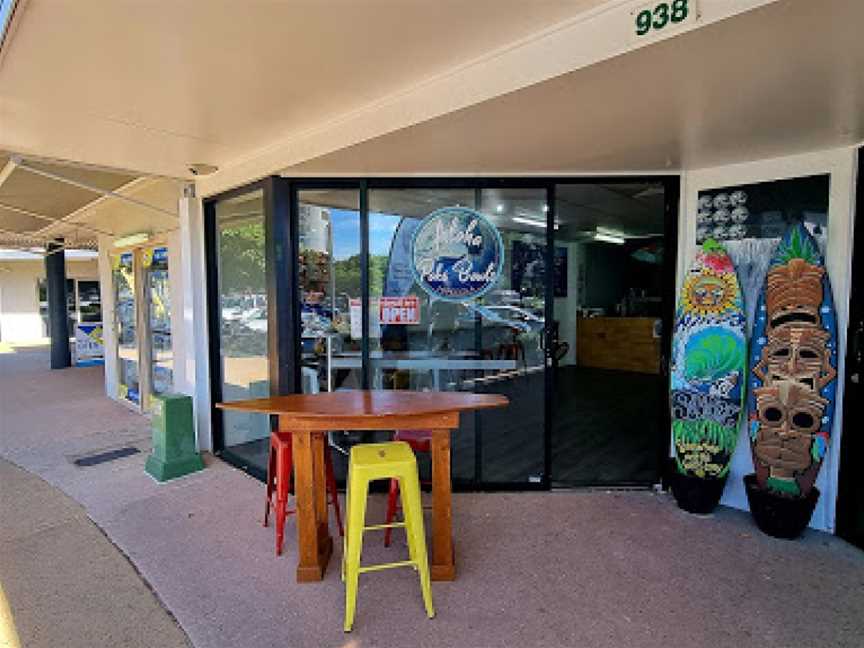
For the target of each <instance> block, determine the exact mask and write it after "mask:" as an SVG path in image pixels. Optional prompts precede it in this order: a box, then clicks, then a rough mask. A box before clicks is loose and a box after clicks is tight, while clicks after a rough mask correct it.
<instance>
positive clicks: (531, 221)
mask: <svg viewBox="0 0 864 648" xmlns="http://www.w3.org/2000/svg"><path fill="white" fill-rule="evenodd" d="M512 220H513V222H514V223H522V224H523V225H533V226H534V227H542V228H544V229H545V228H546V223H544V222H543V221H539V220H534V219H533V218H522V217H520V216H514V217H513V219H512Z"/></svg>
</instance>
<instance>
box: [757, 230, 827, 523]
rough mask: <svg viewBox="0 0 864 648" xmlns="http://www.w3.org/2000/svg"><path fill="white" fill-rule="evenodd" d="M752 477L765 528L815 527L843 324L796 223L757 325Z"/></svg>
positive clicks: (779, 254) (773, 268)
mask: <svg viewBox="0 0 864 648" xmlns="http://www.w3.org/2000/svg"><path fill="white" fill-rule="evenodd" d="M750 360H751V367H752V368H751V387H752V388H751V390H750V394H749V398H748V413H749V416H748V420H749V425H748V431H749V435H750V443H751V450H752V454H753V464H754V466H755V469H756V474H755V475H753V476H750V477H749V478H747V479H745V483H746V484H747V494H748V497H749V498H750V509H751V511H752V512H753V516H754V518H755V519H756V522H757V524H758V525H759V527H760V528H761V529H762V530H763V531H765V532H766V533H769V534H770V535H775V536H779V537H797V536H798V535H799V534H800V533H801V531H803V530H804V527H806V525H807V524H808V522H809V521H810V516H811V515H812V513H813V508H814V507H815V505H816V500H817V499H818V497H819V491H818V489H816V488H815V487H814V483H815V481H816V477H817V476H818V474H819V468H820V466H821V464H822V460H823V459H824V457H825V454H826V452H827V450H828V443H829V440H830V435H831V426H832V423H833V417H834V404H835V395H836V387H837V323H836V314H835V311H834V302H833V299H832V296H831V284H830V282H829V280H828V273H827V270H826V268H825V265H824V261H823V258H822V255H821V254H820V252H819V248H818V244H817V242H816V240H815V239H814V238H813V237H812V236H811V235H810V233H809V232H808V231H807V228H806V227H805V226H804V225H803V224H797V225H793V226H792V227H790V228H789V229H788V231H787V232H786V234H785V235H784V236H783V238H782V240H781V241H780V244H779V245H778V246H777V249H776V250H775V252H774V254H773V256H772V257H771V260H770V264H769V269H768V274H767V277H766V279H765V283H764V287H763V290H762V293H761V295H760V297H759V301H758V304H757V307H756V320H755V322H754V325H753V334H752V348H751V353H750Z"/></svg>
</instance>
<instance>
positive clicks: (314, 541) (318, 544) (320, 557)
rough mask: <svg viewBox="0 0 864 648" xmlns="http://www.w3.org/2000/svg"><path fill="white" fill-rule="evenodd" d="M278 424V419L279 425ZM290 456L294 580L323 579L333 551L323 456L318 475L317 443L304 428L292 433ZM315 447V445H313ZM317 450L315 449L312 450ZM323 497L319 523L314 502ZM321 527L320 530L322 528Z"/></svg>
mask: <svg viewBox="0 0 864 648" xmlns="http://www.w3.org/2000/svg"><path fill="white" fill-rule="evenodd" d="M281 427H282V425H281V422H280V428H281ZM292 438H293V443H292V447H293V455H294V457H293V459H294V498H295V507H296V509H297V516H296V517H297V552H298V554H299V558H300V559H299V561H298V564H297V582H298V583H308V582H314V581H320V580H322V579H323V578H324V572H325V571H326V570H327V563H328V562H329V560H330V554H331V553H333V540H332V539H331V538H330V535H329V533H328V530H327V515H326V513H327V509H326V497H327V492H326V489H325V480H324V471H323V466H324V456H323V454H322V455H321V456H320V463H321V475H320V477H319V476H318V475H317V474H316V473H318V471H317V470H316V463H317V461H316V457H317V455H319V454H320V451H321V449H322V448H321V447H320V443H316V442H315V440H314V438H313V434H312V433H310V432H307V431H302V432H301V431H295V432H294V434H293V437H292ZM316 446H317V447H316ZM316 449H317V450H318V452H315V450H316ZM319 491H320V497H323V498H325V507H324V513H325V514H324V516H323V524H322V520H321V519H320V516H319V512H318V505H317V501H318V499H319ZM322 526H323V529H322Z"/></svg>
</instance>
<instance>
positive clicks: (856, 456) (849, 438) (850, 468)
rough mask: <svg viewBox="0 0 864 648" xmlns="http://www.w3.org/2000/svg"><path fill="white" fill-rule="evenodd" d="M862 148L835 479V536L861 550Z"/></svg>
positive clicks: (863, 451)
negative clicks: (838, 453) (838, 449)
mask: <svg viewBox="0 0 864 648" xmlns="http://www.w3.org/2000/svg"><path fill="white" fill-rule="evenodd" d="M862 170H864V148H862V149H859V151H858V180H857V189H856V204H855V222H854V224H853V226H854V227H855V231H854V234H853V243H852V275H851V278H852V282H851V285H850V287H849V327H848V329H847V336H846V363H845V372H844V376H843V379H844V380H845V383H844V389H843V420H842V430H843V432H842V436H841V437H840V469H839V474H838V477H837V482H838V483H837V515H836V519H837V523H836V531H837V535H838V536H840V537H842V538H844V539H845V540H848V541H849V542H851V543H852V544H855V545H857V546H858V547H860V548H862V549H864V487H862V486H861V472H862V470H864V434H862V426H864V415H862V409H861V402H862V398H864V391H862V380H864V376H862V369H864V362H862V360H864V286H862V285H861V283H860V282H859V283H857V284H856V282H855V278H856V277H861V276H864V224H862V218H861V214H862V213H864V177H862Z"/></svg>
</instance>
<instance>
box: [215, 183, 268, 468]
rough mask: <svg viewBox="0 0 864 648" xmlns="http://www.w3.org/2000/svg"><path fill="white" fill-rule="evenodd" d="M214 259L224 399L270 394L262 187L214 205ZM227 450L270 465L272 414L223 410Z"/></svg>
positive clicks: (252, 462)
mask: <svg viewBox="0 0 864 648" xmlns="http://www.w3.org/2000/svg"><path fill="white" fill-rule="evenodd" d="M215 212H216V259H217V272H218V292H219V302H218V305H217V308H218V318H219V349H220V355H221V358H220V359H221V364H222V366H221V377H222V400H223V401H234V400H243V399H248V398H262V397H266V396H268V395H269V394H270V383H269V376H270V372H269V368H268V364H267V363H268V359H267V358H268V355H267V289H266V264H265V247H264V211H263V192H262V191H261V190H258V191H254V192H251V193H248V194H243V195H241V196H239V197H236V198H232V199H229V200H223V201H220V202H218V203H217V204H216V208H215ZM222 430H223V439H224V446H225V449H227V450H230V451H231V452H232V453H233V454H234V455H236V456H238V457H240V458H241V459H242V460H243V461H248V462H249V464H251V465H257V466H266V464H267V449H268V445H267V444H268V438H269V435H270V420H269V417H267V416H265V415H262V414H246V413H243V412H223V413H222Z"/></svg>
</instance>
